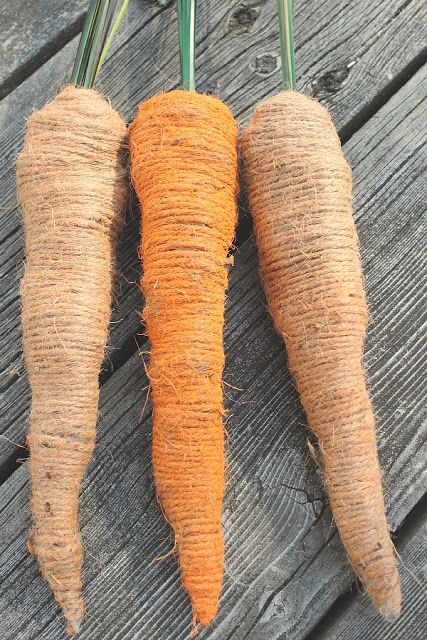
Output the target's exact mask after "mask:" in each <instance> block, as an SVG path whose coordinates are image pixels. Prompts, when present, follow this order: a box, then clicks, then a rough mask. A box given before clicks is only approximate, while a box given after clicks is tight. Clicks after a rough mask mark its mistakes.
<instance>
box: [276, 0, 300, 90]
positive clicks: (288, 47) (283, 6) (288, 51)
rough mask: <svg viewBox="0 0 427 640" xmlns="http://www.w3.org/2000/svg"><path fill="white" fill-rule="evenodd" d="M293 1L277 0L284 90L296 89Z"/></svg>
mask: <svg viewBox="0 0 427 640" xmlns="http://www.w3.org/2000/svg"><path fill="white" fill-rule="evenodd" d="M292 4H293V3H292V0H277V9H278V13H279V30H280V56H281V59H282V79H283V80H282V84H283V88H284V89H295V88H296V80H295V53H294V26H293V11H292Z"/></svg>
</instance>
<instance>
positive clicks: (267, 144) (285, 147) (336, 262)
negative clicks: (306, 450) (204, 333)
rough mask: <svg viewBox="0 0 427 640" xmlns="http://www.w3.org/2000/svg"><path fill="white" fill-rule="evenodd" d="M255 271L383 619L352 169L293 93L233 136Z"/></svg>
mask: <svg viewBox="0 0 427 640" xmlns="http://www.w3.org/2000/svg"><path fill="white" fill-rule="evenodd" d="M242 153H243V158H244V161H245V166H246V171H247V180H248V191H249V201H250V206H251V210H252V214H253V218H254V226H255V234H256V238H257V244H258V251H259V259H260V269H261V277H262V280H263V284H264V288H265V292H266V295H267V299H268V303H269V307H270V311H271V314H272V316H273V319H274V322H275V325H276V328H277V330H278V332H279V333H280V334H281V335H282V336H283V338H284V340H285V342H286V347H287V351H288V358H289V366H290V368H291V370H292V373H293V375H294V377H295V380H296V384H297V387H298V390H299V392H300V394H301V400H302V403H303V405H304V408H305V411H306V413H307V418H308V422H309V424H310V426H311V428H312V429H313V431H314V433H315V434H316V436H317V438H318V441H319V449H320V452H321V455H322V459H323V466H324V478H325V484H326V487H327V489H328V494H329V498H330V503H331V507H332V512H333V515H334V519H335V521H336V523H337V526H338V529H339V532H340V535H341V539H342V541H343V543H344V546H345V548H346V550H347V553H348V555H349V558H350V560H351V562H352V564H353V567H354V568H355V570H356V572H357V573H358V575H359V576H360V578H361V579H362V581H363V582H364V584H365V586H366V588H367V590H368V592H369V594H370V596H371V597H372V599H373V601H374V602H375V604H376V605H377V607H378V609H379V611H380V612H381V613H382V615H383V616H384V617H385V618H388V619H394V618H396V617H397V616H398V615H399V613H400V606H401V593H400V581H399V574H398V571H397V568H396V560H395V556H394V548H393V544H392V542H391V540H390V536H389V533H388V530H387V522H386V518H385V513H384V501H383V494H382V488H381V471H380V467H379V462H378V455H377V448H376V440H375V428H374V415H373V412H372V406H371V402H370V399H369V395H368V392H367V389H366V384H365V378H364V371H363V366H362V352H363V341H364V337H365V331H366V324H367V320H368V311H367V307H366V301H365V292H364V287H363V276H362V270H361V265H360V258H359V250H358V240H357V233H356V228H355V225H354V222H353V217H352V211H351V171H350V169H349V166H348V164H347V162H346V160H345V158H344V156H343V153H342V150H341V145H340V141H339V139H338V136H337V133H336V130H335V127H334V125H333V122H332V120H331V118H330V116H329V113H328V112H327V110H326V109H325V108H324V107H322V106H321V105H320V104H319V103H318V102H316V101H315V100H312V99H311V98H307V97H306V96H304V95H302V94H300V93H297V92H295V91H284V92H282V93H280V94H279V95H276V96H274V97H272V98H270V99H268V100H266V101H265V102H263V103H262V104H260V105H259V106H258V107H257V109H256V111H255V113H254V115H253V118H252V121H251V122H250V124H249V125H248V127H247V128H246V130H245V132H244V134H243V137H242Z"/></svg>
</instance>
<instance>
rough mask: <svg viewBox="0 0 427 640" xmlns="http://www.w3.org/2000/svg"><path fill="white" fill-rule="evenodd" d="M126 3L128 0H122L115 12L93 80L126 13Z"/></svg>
mask: <svg viewBox="0 0 427 640" xmlns="http://www.w3.org/2000/svg"><path fill="white" fill-rule="evenodd" d="M128 4H129V0H124V2H123V4H122V6H121V7H120V11H119V13H118V14H117V18H116V19H115V21H114V24H113V27H112V29H111V31H110V35H109V36H108V38H107V42H106V43H105V47H104V49H103V51H102V54H101V57H100V59H99V63H98V68H97V70H96V75H95V81H96V79H97V77H98V74H99V72H100V71H101V67H102V65H103V64H104V62H105V59H106V57H107V54H108V51H109V50H110V47H111V43H112V42H113V40H114V36H115V35H116V33H117V30H118V28H119V26H120V23H121V21H122V20H123V16H124V15H125V13H126V9H127V7H128Z"/></svg>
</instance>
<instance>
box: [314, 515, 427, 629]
mask: <svg viewBox="0 0 427 640" xmlns="http://www.w3.org/2000/svg"><path fill="white" fill-rule="evenodd" d="M423 506H424V508H425V506H426V505H425V504H424V505H423ZM407 528H408V531H407V532H406V531H405V533H404V537H403V540H402V542H399V544H398V545H397V552H398V554H399V557H400V560H401V567H402V568H401V571H402V591H403V597H404V602H405V607H404V609H403V613H402V616H401V617H400V619H399V620H398V621H397V622H396V623H395V624H387V623H385V622H383V621H382V620H381V619H380V618H378V616H375V615H373V611H372V609H371V607H369V603H368V602H367V599H366V598H365V597H364V596H363V595H362V594H359V595H357V596H356V595H355V596H354V598H352V599H351V601H350V602H349V603H348V605H347V606H346V607H345V609H344V610H342V612H340V613H338V615H337V617H336V618H335V619H334V621H333V622H332V623H328V624H325V625H324V626H323V625H322V628H321V629H317V628H316V629H315V630H314V632H315V636H313V640H358V639H359V638H363V639H364V640H402V638H413V639H414V640H416V639H418V638H420V639H421V638H424V637H425V631H426V621H427V598H426V587H427V515H426V512H424V513H422V512H421V511H420V513H417V514H416V515H415V516H413V518H412V519H411V521H410V522H409V523H408V527H407ZM405 529H406V527H405Z"/></svg>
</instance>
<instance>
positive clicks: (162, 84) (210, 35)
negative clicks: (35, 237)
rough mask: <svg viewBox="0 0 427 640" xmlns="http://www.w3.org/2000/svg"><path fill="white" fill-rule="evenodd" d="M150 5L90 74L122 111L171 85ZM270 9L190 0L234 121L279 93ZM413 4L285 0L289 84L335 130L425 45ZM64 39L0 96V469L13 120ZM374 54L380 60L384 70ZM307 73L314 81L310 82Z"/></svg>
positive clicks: (10, 338) (8, 405)
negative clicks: (294, 80) (291, 15)
mask: <svg viewBox="0 0 427 640" xmlns="http://www.w3.org/2000/svg"><path fill="white" fill-rule="evenodd" d="M160 4H161V3H158V2H150V3H149V4H148V5H147V6H146V7H145V5H143V6H142V7H141V5H140V3H139V2H136V0H135V1H134V2H132V1H131V3H130V9H129V13H128V16H127V18H126V19H125V24H124V26H123V28H122V29H121V30H120V32H119V34H118V37H117V41H116V42H115V43H114V45H113V50H112V55H111V58H110V59H109V60H108V61H107V62H106V65H105V69H104V71H103V74H102V75H101V78H100V85H99V86H100V89H101V91H104V92H105V94H106V95H108V96H110V97H111V99H112V101H113V104H114V106H116V107H117V108H118V109H120V110H121V112H122V113H123V114H124V116H125V117H127V118H130V117H131V115H132V114H133V113H134V111H135V109H136V105H137V104H138V102H139V101H140V100H141V99H143V98H146V97H148V96H149V95H151V94H152V93H155V92H158V91H160V90H162V89H168V88H170V87H172V86H175V85H177V84H178V67H179V62H178V61H179V58H178V51H177V38H176V19H175V9H174V7H173V6H170V7H168V8H166V9H165V10H164V11H162V8H161V7H160V6H159V5H160ZM275 7H276V4H275V0H268V2H265V3H260V2H253V1H251V2H247V3H246V4H245V3H236V2H235V1H233V0H227V1H226V2H223V1H222V2H220V0H214V1H213V2H210V3H201V5H200V11H201V13H200V20H199V39H200V44H199V47H198V50H199V57H198V67H199V69H200V73H199V78H200V88H201V89H202V90H205V91H207V90H214V91H216V92H218V93H219V94H220V95H221V96H222V97H223V98H225V99H226V100H228V101H229V102H230V105H231V107H232V108H233V110H234V111H235V113H236V114H239V115H240V119H241V120H242V119H244V118H245V117H246V115H248V113H249V112H250V111H251V109H252V108H253V105H254V103H255V101H256V100H257V99H259V98H261V97H263V96H264V95H266V94H267V93H270V92H272V91H274V90H277V89H278V88H279V84H280V74H279V73H278V72H277V70H276V71H274V69H276V66H277V56H278V51H279V42H278V33H277V20H276V17H275V10H276V9H275ZM423 7H424V3H423V2H422V0H413V1H412V2H410V3H408V2H406V1H404V0H393V1H392V2H384V0H374V1H373V2H369V3H368V2H365V3H363V6H362V5H361V4H360V3H359V4H357V5H354V4H353V3H348V2H345V1H344V0H343V1H342V2H339V3H331V2H328V1H327V0H324V1H323V2H320V3H318V4H316V11H313V5H312V3H311V2H308V1H305V2H304V1H301V2H298V3H296V19H295V22H296V36H297V43H299V46H298V48H297V64H298V69H299V75H300V84H301V86H302V87H304V88H305V90H307V91H308V92H309V93H310V92H311V93H313V92H314V93H317V94H318V95H319V97H320V98H321V99H322V100H323V101H324V102H325V103H327V104H328V105H329V106H331V108H332V109H333V111H334V115H335V119H336V122H337V124H338V126H339V127H340V128H343V127H347V126H348V125H349V123H350V122H351V121H352V118H353V117H354V116H355V114H357V113H360V112H361V110H362V109H364V108H365V107H366V105H368V104H370V103H371V102H372V101H373V100H374V99H375V97H376V96H377V95H378V94H379V93H380V92H381V91H383V90H384V87H386V86H387V85H388V83H390V81H391V79H393V78H394V77H395V76H396V75H398V74H399V73H401V72H402V70H404V69H405V68H406V67H407V66H408V64H410V62H411V61H412V60H413V59H414V58H415V57H417V56H419V53H420V51H422V49H423V47H424V41H425V33H424V30H423V24H422V21H421V20H420V14H421V12H422V11H423ZM360 21H362V25H363V28H361V26H360V25H361V22H360ZM76 45H77V42H76V41H73V42H72V43H70V45H68V46H67V47H66V48H65V49H64V50H63V51H61V52H59V53H58V54H57V55H56V56H54V58H52V60H50V61H49V62H48V63H47V64H46V65H44V66H43V67H42V68H41V69H40V70H39V71H38V72H37V73H35V74H34V75H33V76H32V77H31V78H29V79H28V80H27V81H26V82H24V83H22V85H21V86H20V87H19V88H18V89H17V90H16V91H15V92H13V93H12V94H10V95H9V96H8V97H7V98H6V99H5V100H3V101H2V102H1V103H0V120H1V121H3V122H5V123H8V124H7V126H6V127H5V128H4V131H3V133H2V136H1V137H0V140H1V145H2V148H4V149H5V152H4V166H3V171H2V174H1V179H2V193H1V194H0V207H1V208H2V209H4V210H5V211H7V215H6V217H5V220H4V224H3V225H2V227H1V229H0V240H2V252H1V263H0V272H1V273H2V276H3V277H2V281H1V283H0V296H1V298H2V300H3V306H2V311H1V313H2V318H3V321H2V325H1V328H0V361H1V363H2V365H1V367H2V377H3V379H4V382H3V383H2V391H3V399H2V403H3V409H2V413H1V415H2V418H1V427H0V433H2V434H3V435H4V437H5V438H6V439H4V446H3V447H2V449H1V451H0V465H1V463H2V462H4V461H5V460H7V459H8V458H9V456H11V455H12V454H13V453H14V452H16V447H15V445H14V444H13V443H22V442H23V439H24V433H25V429H26V422H27V418H28V408H29V391H28V384H27V380H26V377H25V370H24V366H23V361H22V348H21V340H20V327H19V279H20V277H21V272H22V261H23V239H22V231H21V229H20V227H19V212H18V209H17V205H16V200H15V175H14V163H15V158H16V154H17V152H18V149H19V148H20V146H21V144H22V136H23V120H24V117H25V116H26V115H28V113H29V112H31V110H32V109H33V108H35V107H40V106H41V105H42V104H43V103H44V102H45V101H46V99H50V98H51V97H53V95H54V94H55V93H56V91H57V90H58V88H59V87H60V86H61V84H62V83H63V81H64V80H65V79H66V78H67V77H68V74H69V71H70V68H71V65H72V58H73V55H74V52H75V47H76ZM391 46H393V55H391V50H390V47H391ZM165 52H166V53H165ZM271 52H273V53H271ZM384 55H388V56H389V57H390V60H389V62H388V63H387V65H386V67H385V66H384V64H383V61H384ZM272 60H273V61H274V65H273V67H274V69H273V71H272V70H271V69H270V67H271V65H272ZM260 61H261V62H260ZM354 61H356V62H355V64H351V66H350V67H349V70H348V74H347V75H346V77H345V79H343V81H342V83H341V84H337V82H335V84H333V85H332V84H331V83H327V82H323V84H322V90H321V91H320V90H319V85H318V81H319V79H321V78H324V77H325V76H327V75H328V73H329V72H330V70H331V69H332V70H337V69H340V68H341V67H342V65H344V66H345V65H347V64H350V62H352V63H353V62H354ZM379 62H380V64H379ZM268 69H270V70H269V71H268ZM340 77H341V76H340ZM315 80H316V81H317V84H313V83H314V81H315ZM243 216H245V214H243ZM137 220H138V212H137V208H134V209H133V211H131V212H130V213H129V216H128V225H127V227H126V229H125V233H124V236H123V239H122V243H121V246H120V251H119V269H118V271H119V273H120V278H119V283H118V288H117V294H116V300H117V305H116V310H115V312H114V316H113V323H112V330H111V339H110V343H111V351H112V352H115V351H117V350H118V349H120V347H121V346H122V345H123V343H124V342H126V341H127V340H129V337H130V336H131V335H133V334H134V333H136V332H137V331H138V325H139V320H138V311H139V310H140V308H141V304H142V303H141V297H140V294H139V291H138V288H137V287H135V286H134V285H133V284H132V283H134V282H136V281H138V274H139V264H138V257H137V251H136V245H137V238H138V229H137ZM106 366H107V367H108V362H107V363H106Z"/></svg>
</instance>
